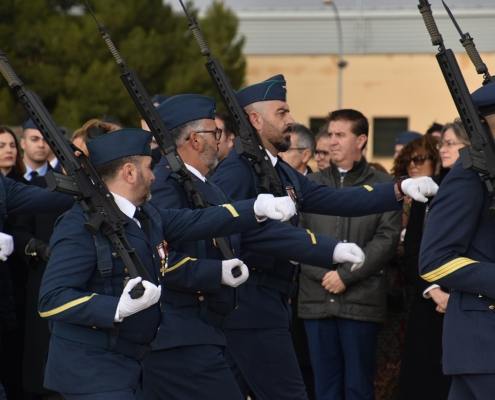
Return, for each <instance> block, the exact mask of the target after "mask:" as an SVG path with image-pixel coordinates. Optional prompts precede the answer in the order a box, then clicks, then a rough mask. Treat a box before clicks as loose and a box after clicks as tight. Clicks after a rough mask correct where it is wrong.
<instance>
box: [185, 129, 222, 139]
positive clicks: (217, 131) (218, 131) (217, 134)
mask: <svg viewBox="0 0 495 400" xmlns="http://www.w3.org/2000/svg"><path fill="white" fill-rule="evenodd" d="M195 132H196V133H213V136H215V140H220V138H221V137H222V130H221V129H220V128H215V129H213V130H212V131H195ZM190 138H191V136H190V135H189V136H188V137H187V138H186V141H187V140H189V139H190Z"/></svg>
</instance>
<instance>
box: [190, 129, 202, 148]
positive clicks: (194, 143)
mask: <svg viewBox="0 0 495 400" xmlns="http://www.w3.org/2000/svg"><path fill="white" fill-rule="evenodd" d="M199 138H200V135H198V134H197V133H196V132H192V133H191V135H190V136H189V140H188V142H189V146H191V147H192V148H193V149H194V150H195V151H200V150H201V146H202V141H201V140H200V139H199Z"/></svg>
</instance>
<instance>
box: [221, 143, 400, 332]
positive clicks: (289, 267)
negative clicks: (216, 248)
mask: <svg viewBox="0 0 495 400" xmlns="http://www.w3.org/2000/svg"><path fill="white" fill-rule="evenodd" d="M277 163H284V161H282V160H281V159H278V162H277ZM278 170H279V176H280V179H281V181H282V186H283V188H284V190H285V189H286V188H291V187H293V186H294V185H293V183H292V182H291V180H290V177H289V176H288V175H287V174H286V172H285V171H284V170H283V169H282V168H278ZM253 174H254V172H253V171H252V170H251V166H250V165H249V163H248V162H247V160H246V159H245V158H243V157H241V156H239V155H238V154H236V153H235V152H231V153H230V154H229V156H228V157H227V158H226V159H225V160H224V161H223V162H222V163H220V165H219V166H218V167H217V169H216V171H215V174H214V175H213V178H212V180H213V181H214V182H215V183H218V184H219V185H220V186H221V187H223V188H224V189H225V190H227V192H228V193H229V195H230V196H231V197H232V198H233V199H237V200H240V199H249V198H253V197H255V196H256V195H257V191H256V190H257V188H256V182H255V179H254V175H253ZM294 174H295V176H297V179H298V180H299V186H300V193H301V194H302V198H303V201H302V204H301V205H300V207H299V211H304V212H308V213H316V214H327V215H340V216H347V217H357V216H362V215H367V214H374V213H382V212H385V211H390V210H399V209H400V207H401V203H400V202H398V201H397V199H396V196H395V192H394V189H393V185H394V184H393V183H385V184H381V185H377V186H373V187H372V186H362V187H355V188H354V187H353V188H345V189H343V190H339V189H335V188H331V187H328V186H325V185H318V184H317V183H316V182H312V181H310V180H309V179H307V178H306V177H305V176H303V175H302V174H300V173H298V172H295V171H294ZM298 219H299V217H298V216H297V215H295V216H294V217H293V221H294V224H295V225H297V223H298ZM289 247H295V248H296V249H298V250H299V251H300V252H301V253H302V252H303V250H302V249H301V248H300V247H299V244H298V243H297V242H290V241H288V242H287V248H289ZM332 254H333V252H332V253H330V252H329V253H328V254H327V256H328V259H329V260H331V257H332ZM240 258H241V259H242V260H243V261H244V262H245V264H246V265H248V266H249V267H250V268H256V269H260V270H264V271H270V275H273V276H276V277H280V278H281V279H283V280H291V279H292V278H293V277H294V276H295V275H296V274H297V268H295V267H294V265H293V264H291V263H290V262H289V261H285V260H280V259H277V258H275V257H273V256H272V257H270V256H264V255H260V254H257V253H253V252H248V251H242V252H241V254H240ZM304 262H305V261H304ZM305 263H307V264H310V265H317V264H311V263H309V262H305ZM287 297H288V296H281V294H280V293H279V292H277V291H275V290H273V289H270V288H266V287H262V286H260V285H255V284H250V283H249V281H248V282H247V284H244V285H242V286H241V287H240V288H239V309H238V310H237V311H236V313H235V314H233V316H232V318H231V320H230V322H229V326H228V328H229V329H249V328H275V327H285V328H287V327H288V326H289V323H290V315H291V311H290V305H289V303H288V302H287V300H286V299H287Z"/></svg>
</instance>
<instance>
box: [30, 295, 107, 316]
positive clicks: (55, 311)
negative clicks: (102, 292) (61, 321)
mask: <svg viewBox="0 0 495 400" xmlns="http://www.w3.org/2000/svg"><path fill="white" fill-rule="evenodd" d="M93 296H98V293H93V294H92V295H91V296H86V297H82V298H80V299H77V300H72V301H71V302H69V303H67V304H64V305H63V306H60V307H57V308H54V309H53V310H50V311H45V312H41V311H38V312H39V314H40V316H41V317H42V318H46V317H51V316H52V315H55V314H59V313H61V312H63V311H65V310H68V309H69V308H72V307H75V306H78V305H79V304H82V303H85V302H87V301H89V300H91V298H92V297H93Z"/></svg>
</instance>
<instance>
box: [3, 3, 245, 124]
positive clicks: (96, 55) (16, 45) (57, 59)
mask: <svg viewBox="0 0 495 400" xmlns="http://www.w3.org/2000/svg"><path fill="white" fill-rule="evenodd" d="M93 3H94V4H92V6H93V10H94V12H95V14H96V17H97V18H98V20H99V22H100V23H101V24H102V25H104V26H106V27H107V28H108V31H109V33H110V34H111V36H112V39H113V41H114V43H115V45H116V47H117V49H118V50H119V52H120V54H121V56H122V57H123V58H124V60H125V61H126V65H127V67H128V68H132V69H134V70H135V71H136V72H137V74H138V75H139V77H140V79H141V81H142V82H143V84H144V86H145V88H146V90H147V92H148V93H149V94H150V95H151V96H153V95H154V94H156V93H163V94H166V95H168V96H171V95H174V94H179V93H200V94H205V95H210V96H215V97H216V98H217V101H219V98H218V97H217V94H216V91H215V88H214V86H213V83H212V82H211V79H210V77H209V74H208V72H207V70H206V68H205V66H204V64H205V62H206V58H205V57H203V56H202V55H201V53H200V50H199V47H198V45H197V43H196V41H195V40H194V38H193V36H192V33H191V32H190V30H189V29H188V23H187V19H186V18H185V16H184V15H183V13H176V12H174V11H173V10H172V9H171V7H170V6H168V5H165V4H163V1H162V0H148V1H146V2H143V1H142V0H105V1H99V2H96V1H93ZM189 8H190V12H191V13H192V14H193V15H197V10H195V9H193V8H192V7H191V6H190V5H189ZM199 25H200V27H201V31H202V33H203V35H204V36H205V39H206V41H207V43H208V44H209V46H210V49H211V51H212V55H213V56H215V57H217V58H219V59H220V62H221V63H222V65H223V67H224V69H225V71H226V73H227V75H228V77H229V79H230V82H231V83H232V86H233V87H234V88H239V87H241V86H242V85H243V83H244V75H245V69H246V62H245V59H244V56H243V54H242V48H243V45H244V38H242V37H239V35H238V31H237V26H238V20H237V18H236V16H235V14H234V13H233V12H232V11H231V10H229V9H227V8H226V7H225V6H224V5H223V4H222V3H213V4H212V5H211V6H210V7H209V8H208V10H207V11H206V13H205V14H204V16H203V17H202V18H199ZM0 49H2V50H3V51H4V52H5V53H6V55H7V58H8V59H9V62H10V64H11V65H12V67H13V68H14V70H15V71H16V73H17V74H18V76H19V77H20V78H21V79H22V81H23V82H24V84H25V86H26V88H28V89H32V90H33V91H35V92H36V93H37V94H38V96H39V97H40V98H41V99H42V101H43V103H44V104H45V105H46V106H47V108H48V110H49V111H50V112H51V113H52V115H53V117H54V118H55V120H56V121H57V123H58V124H60V125H62V126H67V127H70V128H78V127H80V126H81V125H82V124H83V123H84V122H85V121H87V120H88V119H90V118H101V117H102V116H103V115H104V114H106V115H108V116H110V117H112V118H115V119H117V120H119V121H120V122H121V123H123V124H124V125H126V126H138V125H139V118H140V116H139V115H138V111H137V109H136V107H135V105H134V103H133V102H132V100H131V98H130V96H129V94H128V93H127V91H126V89H125V87H124V85H123V84H122V82H121V80H120V74H121V73H122V71H121V69H120V67H118V66H117V64H116V62H115V59H114V58H113V56H112V55H111V53H110V51H109V50H108V48H107V46H106V44H105V42H104V41H103V39H102V38H101V35H100V34H99V32H98V28H97V26H96V23H95V21H94V19H93V17H92V15H91V14H90V13H89V11H88V10H87V8H86V7H85V4H84V1H82V0H37V1H32V2H31V1H30V2H27V1H16V0H2V1H1V2H0ZM2 81H3V82H4V84H2V83H1V82H2ZM26 119H27V114H26V113H25V111H24V109H23V107H22V106H21V105H20V104H19V101H18V99H17V97H16V95H15V94H14V93H12V91H11V89H10V88H8V87H7V84H6V81H5V80H3V79H1V80H0V124H12V125H15V124H21V123H22V122H23V121H25V120H26Z"/></svg>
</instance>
